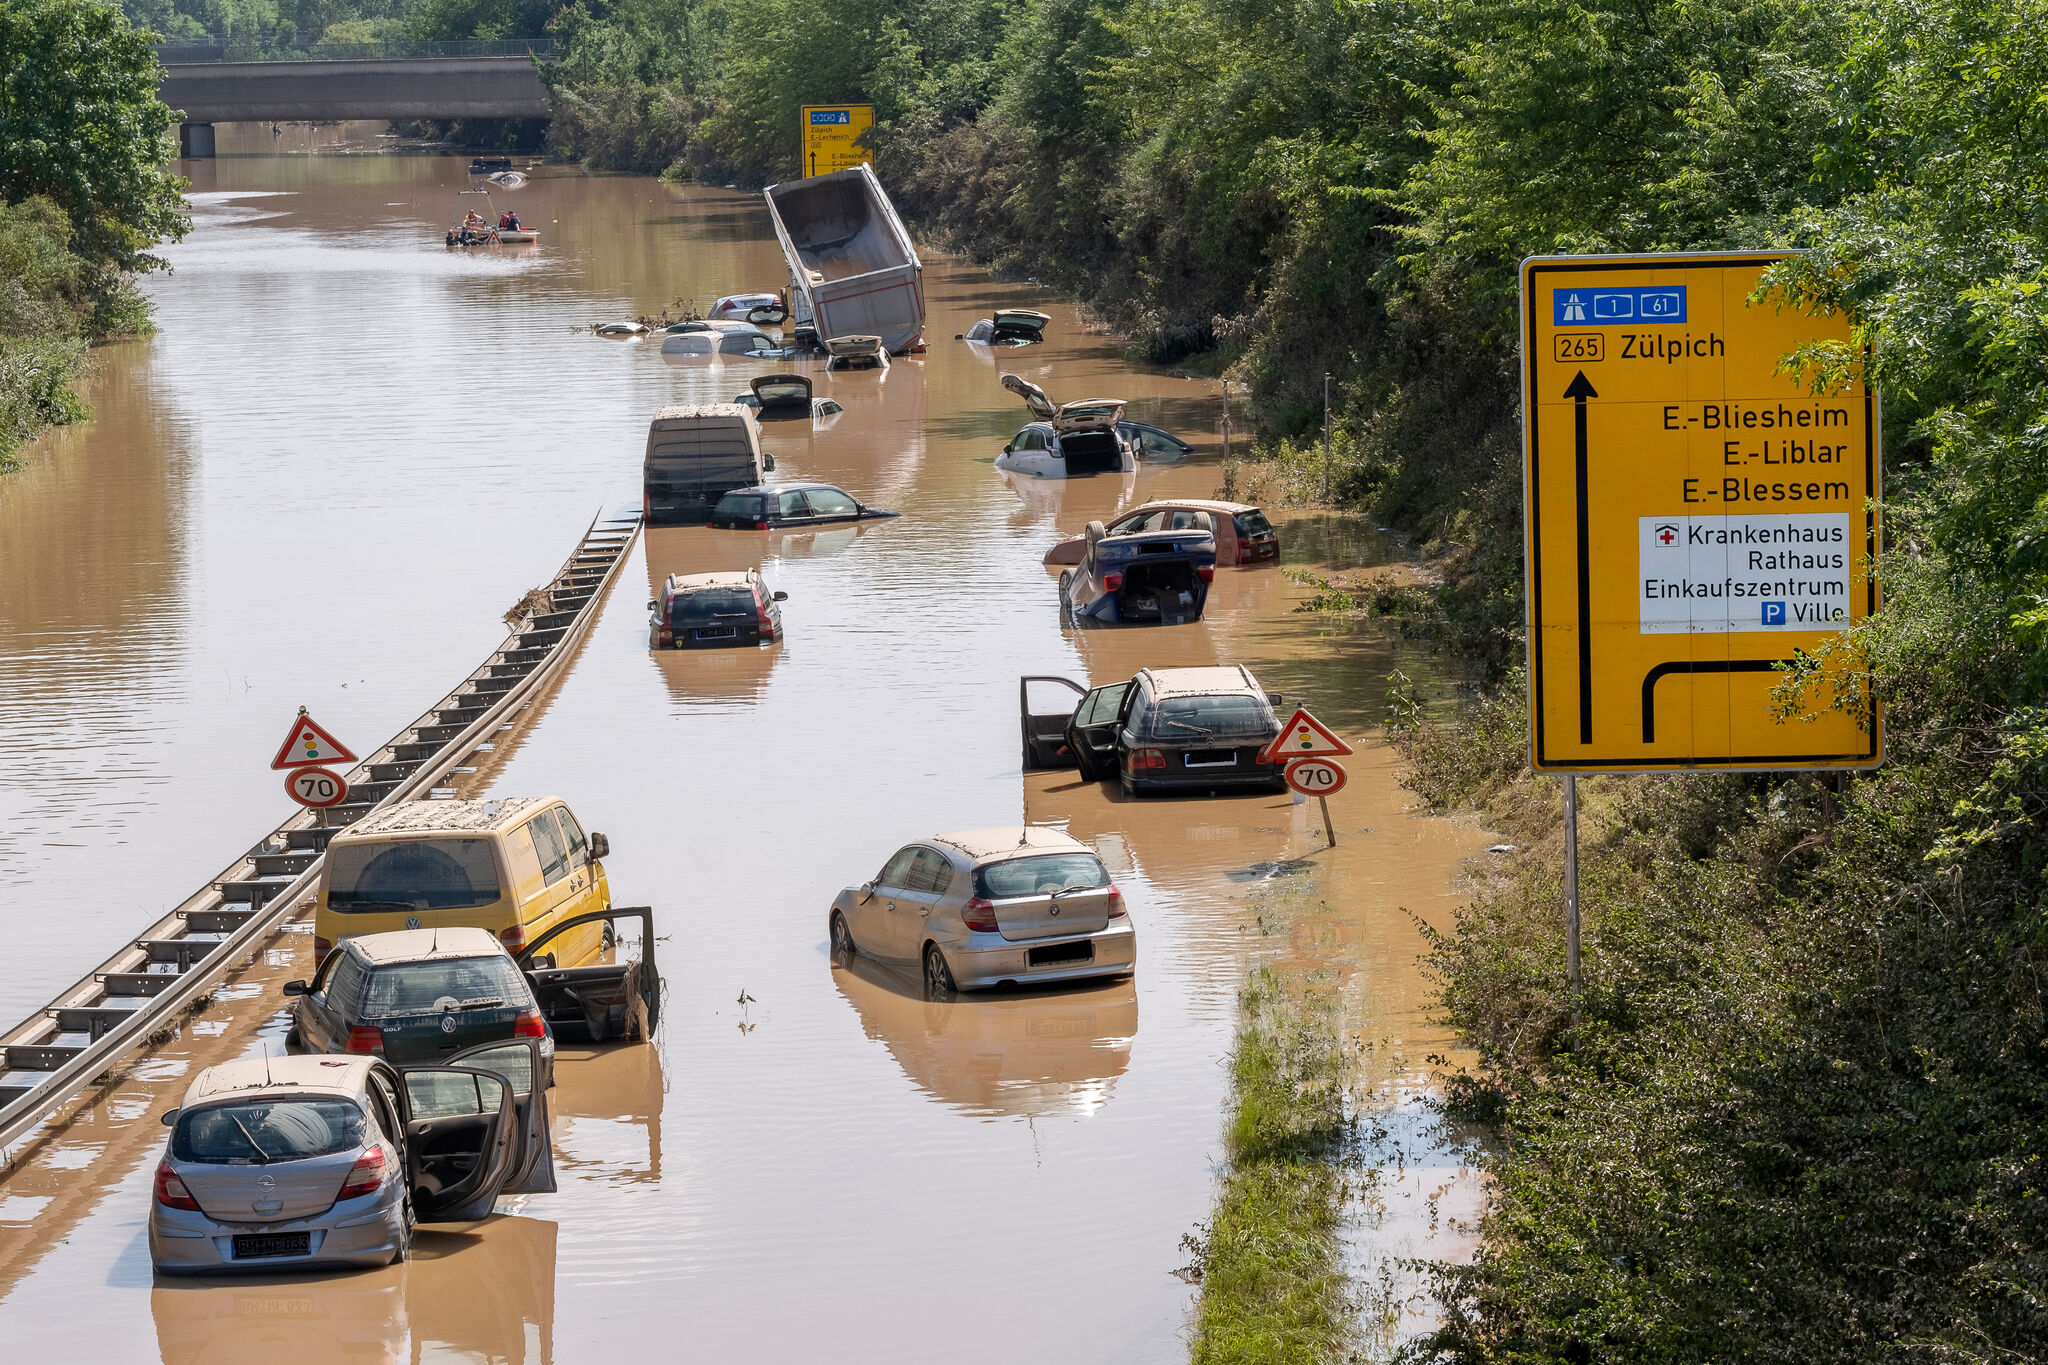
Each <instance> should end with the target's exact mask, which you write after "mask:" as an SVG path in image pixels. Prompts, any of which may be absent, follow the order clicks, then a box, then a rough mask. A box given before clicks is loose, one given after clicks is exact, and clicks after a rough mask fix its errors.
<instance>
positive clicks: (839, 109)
mask: <svg viewBox="0 0 2048 1365" xmlns="http://www.w3.org/2000/svg"><path fill="white" fill-rule="evenodd" d="M803 119H804V123H803V134H804V164H803V174H804V176H805V178H806V179H808V178H809V177H811V176H814V175H830V174H832V172H834V171H850V170H852V169H853V168H854V167H855V166H858V165H861V164H863V163H864V162H866V161H867V159H868V150H867V148H865V147H862V146H858V145H857V144H858V143H859V142H860V140H861V139H862V138H863V137H865V136H867V131H868V129H870V128H872V127H874V126H875V106H874V105H872V104H806V105H805V106H804V114H803Z"/></svg>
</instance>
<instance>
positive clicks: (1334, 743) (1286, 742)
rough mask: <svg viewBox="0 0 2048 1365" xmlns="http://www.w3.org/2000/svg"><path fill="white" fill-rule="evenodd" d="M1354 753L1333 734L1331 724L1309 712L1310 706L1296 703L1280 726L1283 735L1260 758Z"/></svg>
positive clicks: (1319, 756)
mask: <svg viewBox="0 0 2048 1365" xmlns="http://www.w3.org/2000/svg"><path fill="white" fill-rule="evenodd" d="M1350 752H1351V746H1350V745H1349V744H1346V743H1345V742H1344V741H1343V740H1341V739H1339V738H1337V737H1336V736H1335V735H1333V734H1331V733H1330V727H1329V726H1327V725H1325V724H1323V723H1322V722H1321V721H1319V720H1317V719H1316V718H1315V717H1314V716H1312V715H1310V714H1309V713H1308V708H1307V707H1303V706H1297V707H1295V708H1294V714H1293V715H1292V716H1290V717H1288V719H1287V723H1286V724H1285V725H1283V726H1281V727H1280V737H1279V738H1278V739H1276V740H1274V741H1273V742H1272V743H1271V744H1268V745H1267V746H1266V748H1265V752H1263V753H1261V754H1260V755H1259V757H1261V758H1264V759H1267V760H1272V759H1276V758H1277V759H1291V758H1335V757H1338V756H1340V755H1343V754H1348V753H1350Z"/></svg>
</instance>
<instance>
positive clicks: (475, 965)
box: [284, 928, 555, 1090]
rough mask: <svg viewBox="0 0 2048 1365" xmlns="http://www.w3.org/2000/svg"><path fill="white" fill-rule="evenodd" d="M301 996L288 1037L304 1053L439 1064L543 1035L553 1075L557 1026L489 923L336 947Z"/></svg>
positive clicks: (544, 1080)
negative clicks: (473, 1050)
mask: <svg viewBox="0 0 2048 1365" xmlns="http://www.w3.org/2000/svg"><path fill="white" fill-rule="evenodd" d="M284 989H285V994H287V995H296V996H298V997H299V1007H298V1014H297V1018H296V1021H295V1022H294V1024H293V1026H292V1031H291V1035H290V1037H288V1038H287V1039H286V1042H287V1044H288V1045H289V1046H291V1047H292V1048H293V1049H295V1050H298V1051H304V1052H355V1053H367V1054H369V1055H371V1056H376V1057H382V1058H384V1059H385V1060H386V1061H388V1062H390V1063H392V1065H394V1066H411V1065H418V1064H420V1063H428V1064H431V1063H433V1062H435V1061H438V1060H439V1059H441V1058H443V1057H450V1056H453V1055H454V1054H456V1053H458V1052H462V1051H465V1050H467V1049H469V1048H472V1047H476V1046H478V1045H479V1044H483V1043H494V1042H498V1041H500V1040H502V1039H507V1038H537V1039H539V1040H540V1049H539V1051H540V1058H541V1066H542V1068H543V1071H544V1072H545V1073H546V1074H543V1075H542V1076H540V1077H539V1078H538V1079H539V1082H540V1088H541V1089H542V1090H545V1089H547V1088H548V1086H549V1085H550V1084H551V1083H552V1081H553V1072H554V1064H555V1039H554V1033H553V1030H552V1029H550V1028H549V1026H548V1021H547V1019H546V1018H545V1016H544V1015H543V1014H542V1012H541V1008H540V1003H539V1001H538V1000H536V999H535V997H534V992H533V986H532V984H531V983H530V982H529V981H528V980H527V977H526V974H525V973H524V972H522V971H520V970H519V967H518V964H516V963H514V962H513V960H512V958H511V956H510V954H508V953H507V952H506V951H505V949H504V946H503V945H502V944H500V943H499V942H498V940H497V939H496V938H495V937H494V936H493V935H492V934H491V932H490V931H489V930H487V929H457V928H448V929H402V930H399V931H398V932H396V933H389V934H364V935H362V936H361V937H359V938H348V939H343V940H342V941H341V942H340V943H337V944H336V945H335V946H334V951H333V952H332V953H329V954H328V956H327V960H326V961H325V962H323V963H322V964H321V965H320V971H319V972H318V974H316V975H315V976H314V978H313V980H312V982H311V983H310V984H308V983H306V982H303V981H293V982H289V983H287V984H286V986H285V988H284Z"/></svg>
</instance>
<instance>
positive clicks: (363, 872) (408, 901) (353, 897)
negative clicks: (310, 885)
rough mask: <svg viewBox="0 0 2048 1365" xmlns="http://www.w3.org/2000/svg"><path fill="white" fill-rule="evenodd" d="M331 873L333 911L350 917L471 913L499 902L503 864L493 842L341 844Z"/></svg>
mask: <svg viewBox="0 0 2048 1365" xmlns="http://www.w3.org/2000/svg"><path fill="white" fill-rule="evenodd" d="M327 867H328V883H327V908H328V909H330V910H333V911H337V912H338V913H340V914H344V915H347V914H358V913H372V912H377V911H389V910H466V909H474V908H475V907H477V906H480V905H489V904H491V903H492V902H493V901H495V900H497V899H498V860H497V858H496V857H495V856H494V855H493V854H492V852H491V841H490V840H488V839H407V840H403V841H401V842H399V843H389V844H376V843H371V844H336V845H335V846H334V847H333V849H331V850H330V851H329V852H328V854H327Z"/></svg>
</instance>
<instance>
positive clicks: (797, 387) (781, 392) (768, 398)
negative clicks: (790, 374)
mask: <svg viewBox="0 0 2048 1365" xmlns="http://www.w3.org/2000/svg"><path fill="white" fill-rule="evenodd" d="M754 392H755V393H757V394H759V395H760V396H761V401H762V402H764V403H808V402H810V401H811V386H810V385H808V384H762V385H759V386H758V387H756V388H755V390H754Z"/></svg>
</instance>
